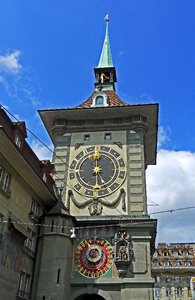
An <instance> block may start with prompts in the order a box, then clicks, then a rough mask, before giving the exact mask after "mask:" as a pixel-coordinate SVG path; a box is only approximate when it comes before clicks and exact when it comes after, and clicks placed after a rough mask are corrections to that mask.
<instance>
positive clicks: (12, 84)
mask: <svg viewBox="0 0 195 300" xmlns="http://www.w3.org/2000/svg"><path fill="white" fill-rule="evenodd" d="M1 2H2V3H1V11H0V28H1V30H0V103H1V104H3V105H5V106H6V107H7V108H8V109H9V110H10V111H11V112H12V113H13V114H15V115H16V116H17V117H18V118H19V119H20V120H25V121H26V123H27V126H28V127H29V129H31V130H32V131H36V134H37V135H38V136H39V137H40V138H41V139H42V140H43V141H44V142H46V143H47V144H48V145H50V144H51V142H50V140H49V137H48V135H47V134H46V131H45V129H44V127H43V125H42V124H41V120H40V118H39V116H38V114H37V110H38V109H44V108H60V107H70V106H74V105H77V104H79V103H81V102H83V101H84V100H85V99H86V98H87V97H88V96H89V95H90V94H91V93H92V92H93V83H94V75H93V68H94V67H96V66H97V64H98V60H99V56H100V52H101V48H102V44H103V39H104V34H105V21H104V16H105V15H106V14H107V13H108V12H109V14H110V24H109V26H110V27H109V31H110V42H111V50H112V56H113V62H114V65H115V66H116V69H117V77H118V83H117V93H118V95H119V96H120V98H121V99H123V100H124V101H126V102H128V103H130V104H131V103H151V102H158V103H159V104H160V112H159V126H160V127H159V139H160V145H159V154H158V161H159V163H160V164H159V166H157V167H151V168H150V169H149V171H148V178H149V179H148V183H149V187H148V193H149V197H148V198H150V199H151V202H153V201H154V202H155V203H158V204H159V207H152V208H151V209H152V211H154V210H161V209H166V208H167V207H169V205H170V206H171V205H173V206H174V207H171V208H176V207H178V206H180V207H181V206H183V207H185V206H188V205H189V206H190V205H192V204H193V203H194V199H193V197H192V194H193V192H195V173H194V172H195V171H194V170H193V168H192V166H194V161H195V155H194V152H195V122H194V115H195V105H194V100H195V55H194V54H195V18H194V11H195V1H194V0H188V1H184V0H158V1H156V0H147V1H145V0H131V1H129V0H123V1H113V0H105V1H97V0H93V1H91V0H82V1H81V0H75V1H68V0H66V1H64V0H58V1H54V0H33V1H31V2H29V1H27V0H17V1H14V0H6V1H1ZM29 142H30V143H31V144H32V145H33V146H34V149H35V150H37V152H39V153H41V154H42V155H43V154H45V155H46V153H47V152H46V151H44V149H43V148H42V147H41V145H38V144H37V142H36V141H35V140H34V138H31V137H30V136H29ZM170 158H171V159H172V160H171V161H172V162H173V165H171V168H172V169H171V168H170V164H167V162H168V161H169V159H170ZM165 166H167V169H165ZM186 166H188V167H189V166H190V167H189V168H187V167H186ZM179 167H180V168H181V169H182V171H181V170H180V172H181V173H182V172H183V173H182V174H183V177H182V176H180V177H179V178H178V168H179ZM154 168H156V169H154ZM170 169H171V172H170ZM163 172H164V173H163ZM157 173H158V174H160V175H159V177H160V179H156V174H157ZM179 174H180V173H179ZM164 177H166V179H167V181H165V178H164ZM154 178H155V181H154ZM162 178H164V180H162ZM176 178H177V180H176ZM186 178H187V179H188V181H187V182H186V185H185V186H184V185H183V183H184V179H186ZM168 179H170V181H168ZM187 179H186V180H187ZM176 183H177V184H176ZM171 184H173V187H172V189H174V190H175V191H176V192H177V197H176V196H175V197H176V198H174V201H173V199H172V198H171V199H170V201H168V197H170V194H171V192H172V191H173V190H171V191H170V185H171ZM167 186H169V189H168V188H167ZM181 187H183V190H182V191H181ZM159 190H160V191H161V193H160V195H159ZM165 191H166V194H165ZM186 191H187V194H189V195H191V198H190V196H189V199H188V198H186ZM194 194H195V193H194ZM171 195H172V194H171ZM181 195H182V196H181ZM186 199H187V200H186ZM167 203H168V204H167ZM191 212H192V211H191ZM185 216H186V218H188V219H189V216H190V218H191V221H193V220H192V216H191V215H190V212H185ZM168 222H169V221H168ZM193 222H194V221H193ZM183 224H184V222H182V221H178V223H177V224H176V225H175V224H174V228H175V226H176V228H179V226H181V227H182V226H183V227H185V226H188V227H185V230H190V224H187V225H185V226H184V225H183ZM185 224H186V223H185ZM171 227H173V224H172V225H170V227H169V229H170V230H171ZM160 234H161V237H162V238H163V239H164V238H167V235H166V234H165V233H164V235H163V231H162V229H159V235H160ZM191 236H192V235H191ZM173 237H174V232H173V230H172V233H170V239H173ZM176 240H177V237H176ZM178 240H181V241H182V237H180V238H179V237H178Z"/></svg>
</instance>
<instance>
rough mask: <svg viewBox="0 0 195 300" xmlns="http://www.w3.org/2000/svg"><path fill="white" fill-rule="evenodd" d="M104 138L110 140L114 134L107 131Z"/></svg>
mask: <svg viewBox="0 0 195 300" xmlns="http://www.w3.org/2000/svg"><path fill="white" fill-rule="evenodd" d="M104 139H105V140H106V141H110V140H111V139H112V134H111V133H110V132H106V133H105V134H104Z"/></svg>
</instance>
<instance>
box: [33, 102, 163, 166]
mask: <svg viewBox="0 0 195 300" xmlns="http://www.w3.org/2000/svg"><path fill="white" fill-rule="evenodd" d="M38 113H39V115H40V117H41V119H42V121H43V123H44V125H45V128H46V130H47V132H48V134H49V136H50V138H51V140H52V142H53V143H54V145H55V138H54V134H53V131H52V128H53V125H54V122H55V121H56V120H58V119H64V120H66V121H73V120H74V121H75V120H89V119H95V120H98V119H103V118H105V119H112V118H128V117H130V116H131V115H137V114H139V115H142V116H144V117H146V119H147V126H148V129H147V131H146V135H145V148H146V164H147V165H155V164H156V152H157V131H158V103H152V104H151V103H150V104H133V105H125V106H107V107H88V108H77V107H76V108H59V109H46V110H39V111H38Z"/></svg>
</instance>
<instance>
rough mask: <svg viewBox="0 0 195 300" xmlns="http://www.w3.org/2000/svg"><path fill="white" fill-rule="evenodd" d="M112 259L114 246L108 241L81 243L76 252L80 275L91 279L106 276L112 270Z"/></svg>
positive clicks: (92, 240) (97, 240)
mask: <svg viewBox="0 0 195 300" xmlns="http://www.w3.org/2000/svg"><path fill="white" fill-rule="evenodd" d="M112 259H113V249H112V246H111V245H110V243H109V242H108V241H106V240H103V239H98V238H92V239H86V240H83V241H81V242H80V244H79V245H78V246H77V248H76V252H75V263H76V265H77V268H78V271H79V273H80V274H82V275H83V276H85V277H89V278H98V277H100V276H102V275H103V274H105V273H106V272H107V271H108V270H109V269H110V268H111V265H112Z"/></svg>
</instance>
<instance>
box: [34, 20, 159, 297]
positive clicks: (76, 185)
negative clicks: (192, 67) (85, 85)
mask: <svg viewBox="0 0 195 300" xmlns="http://www.w3.org/2000/svg"><path fill="white" fill-rule="evenodd" d="M108 25H109V20H108V17H107V18H106V33H105V39H104V43H103V48H102V52H101V56H100V60H99V64H98V66H97V67H96V68H94V73H95V85H94V91H93V93H92V94H91V95H90V96H89V98H88V99H87V100H86V101H84V102H83V103H81V104H80V105H78V106H76V107H73V108H64V109H53V110H52V109H49V110H48V109H47V110H41V111H39V114H40V116H41V118H42V121H43V123H44V125H45V127H46V129H47V131H48V133H49V135H50V137H51V139H52V141H53V144H54V151H55V154H54V157H53V162H54V164H55V170H56V174H55V181H56V184H57V186H58V188H59V189H60V190H61V200H60V201H61V207H62V206H63V213H62V210H61V211H60V212H59V210H58V213H55V214H54V213H52V212H54V211H55V212H56V210H55V209H53V210H52V212H50V213H49V214H48V215H47V216H46V218H45V220H46V221H45V222H51V220H53V222H54V221H55V220H56V219H55V218H57V219H58V221H59V222H61V223H58V224H62V223H63V222H64V221H65V224H66V226H65V227H66V230H65V232H66V236H65V237H64V239H65V240H66V241H65V242H64V243H63V242H61V240H60V242H59V240H58V239H56V236H57V235H59V230H58V232H56V231H55V230H53V231H52V233H50V243H49V244H48V245H50V249H47V246H46V245H47V243H46V242H45V243H44V242H43V244H42V247H43V248H42V251H44V252H45V253H47V252H49V253H50V254H46V256H47V261H48V264H49V265H50V264H51V270H50V271H49V268H50V267H49V266H48V265H47V272H46V271H44V272H43V271H42V270H41V268H40V271H39V274H38V278H39V284H38V288H37V298H36V299H43V298H41V297H43V295H44V296H45V297H46V298H44V299H50V298H47V296H48V297H49V294H48V292H47V291H46V290H45V291H44V288H43V286H44V282H45V281H47V283H48V284H49V285H50V287H51V286H53V289H52V291H53V292H52V299H70V300H87V299H92V297H93V299H94V300H101V299H102V300H103V299H105V300H126V299H139V300H145V299H153V296H152V293H153V290H152V289H153V284H154V280H153V278H152V277H151V269H150V258H151V255H152V252H153V249H154V243H155V234H156V220H153V219H151V218H150V216H149V215H148V211H147V196H146V179H145V170H146V168H147V166H148V165H154V164H155V163H156V140H157V123H158V105H157V104H138V105H132V104H128V103H126V102H124V101H122V100H121V99H120V98H119V96H118V95H117V94H116V92H115V83H116V81H117V76H116V69H115V67H114V65H113V61H112V55H111V49H110V41H109V31H108ZM54 215H55V218H54ZM51 216H52V218H53V219H51ZM50 219H51V220H50ZM47 225H51V224H50V223H47ZM60 226H61V225H60ZM72 226H73V227H74V231H75V234H76V237H75V239H74V240H70V236H68V230H69V229H70V228H71V227H72ZM60 235H62V236H63V232H62V231H60ZM42 239H43V240H44V239H46V237H45V235H44V232H43V236H42ZM47 239H48V236H47ZM52 239H53V240H52ZM52 241H53V242H52ZM52 243H53V244H52ZM56 243H59V244H56ZM44 247H45V248H44ZM52 247H54V248H55V251H52ZM62 247H64V248H62ZM56 248H57V249H59V251H60V253H61V256H62V258H61V265H60V266H58V267H56V268H57V269H56V270H55V272H58V273H57V274H58V277H57V278H58V287H57V286H56V283H55V282H54V281H55V280H54V279H53V277H54V275H53V273H52V272H54V269H55V268H54V269H52V268H53V267H54V261H55V260H57V256H58V254H57V252H56ZM62 253H63V254H62ZM42 260H43V261H44V256H42ZM43 261H42V262H40V264H41V263H43ZM65 261H67V263H64V262H65ZM52 266H53V267H52ZM57 270H58V271H57ZM59 270H60V271H59ZM60 274H64V275H63V277H62V278H63V279H62V278H61V279H60V276H61V275H60ZM67 282H68V284H67ZM42 284H43V285H42ZM59 286H60V288H59ZM50 295H51V293H50Z"/></svg>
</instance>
